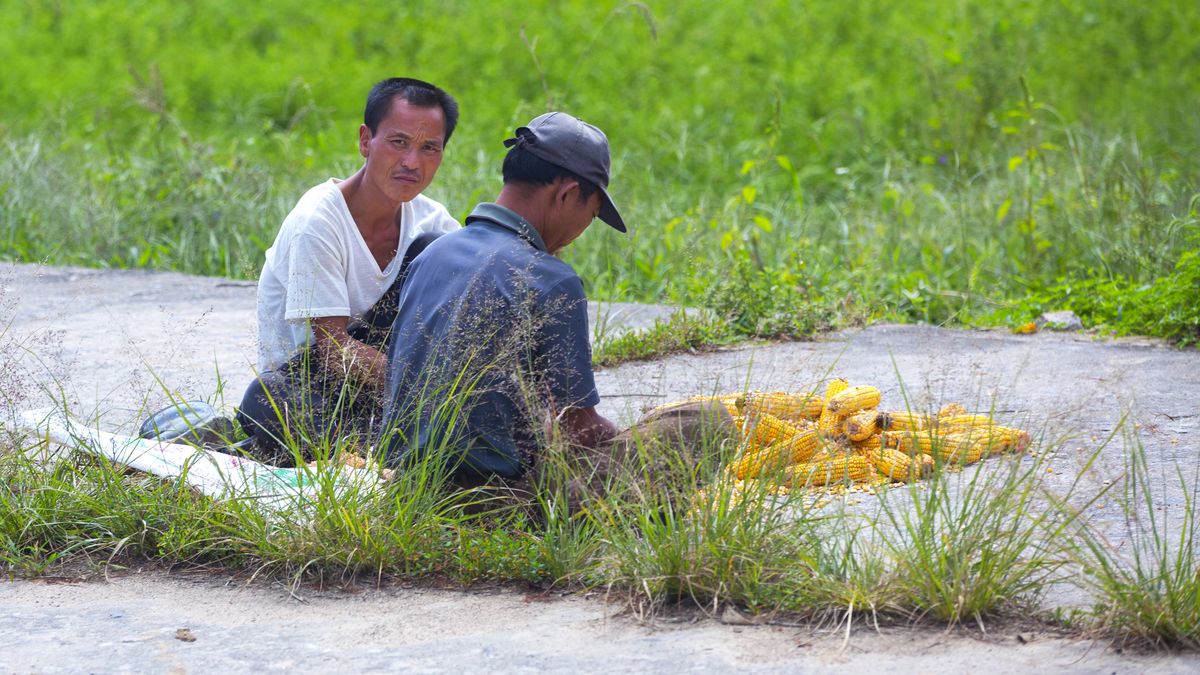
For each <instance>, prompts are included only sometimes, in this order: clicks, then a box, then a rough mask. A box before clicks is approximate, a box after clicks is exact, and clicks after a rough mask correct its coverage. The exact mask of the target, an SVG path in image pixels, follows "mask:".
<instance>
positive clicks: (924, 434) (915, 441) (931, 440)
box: [890, 431, 939, 455]
mask: <svg viewBox="0 0 1200 675" xmlns="http://www.w3.org/2000/svg"><path fill="white" fill-rule="evenodd" d="M890 435H891V437H892V438H894V439H895V441H896V446H895V447H896V449H897V450H899V451H900V452H903V453H905V454H908V455H915V454H918V453H923V454H926V455H928V454H931V451H932V449H933V446H934V445H936V444H937V441H938V440H939V439H938V438H937V437H935V436H933V435H932V434H931V433H930V432H928V431H900V432H894V433H891V434H890Z"/></svg>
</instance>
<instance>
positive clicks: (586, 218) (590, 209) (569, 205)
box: [546, 187, 600, 253]
mask: <svg viewBox="0 0 1200 675" xmlns="http://www.w3.org/2000/svg"><path fill="white" fill-rule="evenodd" d="M559 206H560V208H559V209H558V214H557V215H556V216H555V218H554V224H555V230H554V234H555V236H554V241H552V242H551V241H547V242H546V249H547V250H549V251H550V253H558V252H559V251H561V250H562V249H564V248H566V247H567V245H568V244H570V243H571V242H573V241H575V240H576V239H578V238H579V235H581V234H583V231H584V230H586V229H587V228H588V225H591V224H592V221H593V220H595V219H596V216H598V215H600V191H599V190H597V191H596V192H593V193H592V196H590V197H588V198H587V199H580V198H579V188H578V187H576V188H575V189H574V190H572V191H571V192H570V193H569V194H568V195H567V196H566V198H565V199H564V200H563V201H562V203H561V204H560V205H559Z"/></svg>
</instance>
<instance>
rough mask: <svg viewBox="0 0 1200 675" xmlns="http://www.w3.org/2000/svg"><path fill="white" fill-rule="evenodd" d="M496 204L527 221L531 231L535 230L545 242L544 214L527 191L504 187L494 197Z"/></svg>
mask: <svg viewBox="0 0 1200 675" xmlns="http://www.w3.org/2000/svg"><path fill="white" fill-rule="evenodd" d="M496 203H497V204H499V205H500V206H503V207H504V208H506V209H508V210H509V211H512V212H513V213H515V214H517V215H518V216H521V217H522V218H524V219H525V220H526V221H528V222H529V224H530V225H532V226H533V229H535V230H537V233H538V236H540V237H541V238H542V241H546V218H545V213H544V211H543V210H542V208H540V207H539V206H538V202H537V200H535V199H532V198H531V194H530V191H529V190H527V189H525V188H523V187H517V186H513V185H505V186H504V187H503V188H501V190H500V194H499V195H498V196H497V197H496Z"/></svg>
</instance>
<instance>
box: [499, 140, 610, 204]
mask: <svg viewBox="0 0 1200 675" xmlns="http://www.w3.org/2000/svg"><path fill="white" fill-rule="evenodd" d="M500 171H501V173H503V174H504V184H505V185H508V184H509V183H525V184H527V185H549V184H551V183H553V182H554V181H556V180H558V179H559V178H566V179H568V180H574V181H578V182H579V198H580V199H582V200H583V201H587V200H588V199H590V198H591V196H592V195H593V194H595V193H596V191H597V190H599V189H600V187H599V186H598V185H596V184H595V183H593V182H591V181H590V180H587V179H586V178H583V177H581V176H580V175H579V174H577V173H575V172H574V171H568V170H567V169H564V168H562V167H561V166H558V165H556V164H551V163H550V162H547V161H546V160H544V159H542V158H541V157H538V156H537V155H535V154H533V153H532V152H529V150H527V149H525V148H523V147H521V146H519V145H517V146H513V147H512V148H509V150H508V154H507V155H505V156H504V166H503V167H502V168H501V169H500Z"/></svg>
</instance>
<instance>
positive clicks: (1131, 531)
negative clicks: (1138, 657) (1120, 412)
mask: <svg viewBox="0 0 1200 675" xmlns="http://www.w3.org/2000/svg"><path fill="white" fill-rule="evenodd" d="M1124 458H1125V467H1124V468H1125V470H1124V474H1123V476H1122V478H1121V480H1120V483H1119V485H1120V489H1121V492H1120V494H1119V496H1118V499H1119V501H1120V505H1121V509H1122V514H1123V516H1124V525H1125V527H1124V532H1123V533H1122V534H1123V535H1124V537H1123V538H1124V539H1126V540H1127V542H1128V543H1127V544H1126V545H1120V544H1117V543H1114V542H1112V541H1110V540H1109V539H1107V538H1106V537H1105V536H1104V532H1103V528H1102V526H1101V525H1100V524H1099V523H1096V522H1091V521H1084V522H1083V523H1082V527H1080V528H1079V529H1078V530H1076V532H1075V533H1076V535H1077V536H1076V537H1074V538H1073V542H1074V544H1075V547H1074V553H1075V554H1076V556H1077V560H1078V562H1079V564H1080V565H1081V567H1082V574H1081V575H1080V576H1079V577H1078V583H1079V584H1080V585H1081V586H1082V587H1083V588H1085V589H1087V590H1089V591H1091V592H1092V593H1094V594H1095V596H1096V599H1097V601H1096V604H1095V606H1094V607H1093V609H1092V612H1091V617H1090V618H1091V619H1092V625H1093V626H1094V627H1095V628H1096V629H1097V630H1098V631H1099V632H1101V633H1103V634H1106V635H1109V636H1111V637H1112V638H1113V639H1114V640H1115V641H1117V642H1119V643H1122V644H1137V645H1149V646H1155V647H1172V648H1187V649H1196V648H1198V647H1200V628H1198V627H1200V562H1198V561H1200V526H1198V521H1200V510H1198V507H1200V502H1198V501H1197V497H1198V496H1200V470H1197V469H1195V468H1194V467H1193V468H1191V469H1185V468H1183V467H1178V466H1177V467H1175V471H1174V476H1170V475H1168V473H1167V470H1165V469H1164V470H1163V475H1162V479H1163V480H1162V484H1160V485H1157V486H1156V485H1155V482H1154V481H1153V480H1152V470H1151V466H1150V463H1149V461H1148V458H1147V452H1146V450H1145V448H1144V447H1143V446H1142V445H1141V443H1140V442H1139V440H1138V439H1137V437H1136V436H1135V435H1133V432H1132V431H1131V430H1129V429H1128V428H1126V434H1125V453H1124ZM1168 481H1177V483H1178V486H1179V489H1180V495H1181V496H1180V497H1179V499H1178V501H1176V500H1172V499H1168V498H1167V497H1165V496H1164V494H1163V492H1162V490H1163V488H1166V487H1167V485H1166V483H1167V482H1168ZM1156 490H1157V491H1158V492H1159V493H1158V495H1156V494H1155V493H1156Z"/></svg>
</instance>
